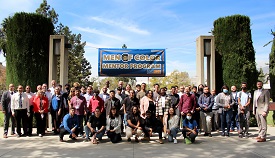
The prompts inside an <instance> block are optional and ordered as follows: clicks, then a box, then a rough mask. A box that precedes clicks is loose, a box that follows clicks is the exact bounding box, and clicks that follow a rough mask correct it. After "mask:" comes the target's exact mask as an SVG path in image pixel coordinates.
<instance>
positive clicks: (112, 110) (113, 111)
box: [109, 106, 118, 117]
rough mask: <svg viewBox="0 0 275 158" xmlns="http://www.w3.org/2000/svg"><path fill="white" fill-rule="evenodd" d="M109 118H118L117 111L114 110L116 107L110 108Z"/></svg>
mask: <svg viewBox="0 0 275 158" xmlns="http://www.w3.org/2000/svg"><path fill="white" fill-rule="evenodd" d="M109 116H110V117H117V116H118V113H117V110H116V107H115V106H112V107H111V110H110V113H109Z"/></svg>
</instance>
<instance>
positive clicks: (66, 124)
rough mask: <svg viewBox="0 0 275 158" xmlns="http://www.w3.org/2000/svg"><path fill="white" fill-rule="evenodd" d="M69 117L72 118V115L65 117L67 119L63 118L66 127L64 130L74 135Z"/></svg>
mask: <svg viewBox="0 0 275 158" xmlns="http://www.w3.org/2000/svg"><path fill="white" fill-rule="evenodd" d="M69 117H70V115H65V117H64V118H63V125H64V128H65V129H66V131H68V132H69V133H70V134H72V133H73V132H72V131H71V129H70V128H69V126H68V119H69Z"/></svg>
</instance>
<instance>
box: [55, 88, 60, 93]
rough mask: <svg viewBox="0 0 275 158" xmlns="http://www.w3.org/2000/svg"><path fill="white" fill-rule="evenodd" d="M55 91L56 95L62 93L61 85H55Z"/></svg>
mask: <svg viewBox="0 0 275 158" xmlns="http://www.w3.org/2000/svg"><path fill="white" fill-rule="evenodd" d="M54 93H55V94H56V95H58V94H60V89H59V87H55V88H54Z"/></svg>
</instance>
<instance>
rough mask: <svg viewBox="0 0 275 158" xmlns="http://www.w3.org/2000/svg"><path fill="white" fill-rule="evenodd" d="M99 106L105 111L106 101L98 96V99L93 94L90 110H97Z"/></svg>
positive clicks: (101, 110)
mask: <svg viewBox="0 0 275 158" xmlns="http://www.w3.org/2000/svg"><path fill="white" fill-rule="evenodd" d="M98 106H99V108H100V112H101V113H102V112H104V101H103V100H102V99H101V98H100V97H99V96H98V97H97V99H95V96H93V97H92V98H91V99H90V104H89V111H90V112H95V109H96V108H97V107H98Z"/></svg>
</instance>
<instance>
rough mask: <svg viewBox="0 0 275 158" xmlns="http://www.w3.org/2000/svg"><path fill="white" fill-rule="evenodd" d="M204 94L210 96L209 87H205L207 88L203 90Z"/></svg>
mask: <svg viewBox="0 0 275 158" xmlns="http://www.w3.org/2000/svg"><path fill="white" fill-rule="evenodd" d="M203 93H204V94H208V93H209V87H207V86H205V87H204V88H203Z"/></svg>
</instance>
